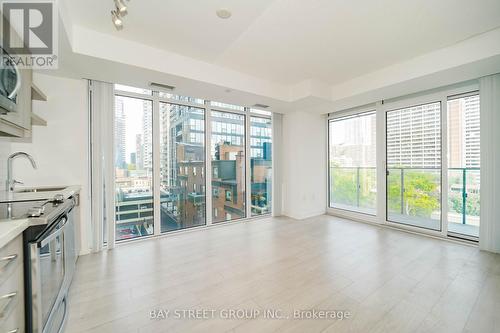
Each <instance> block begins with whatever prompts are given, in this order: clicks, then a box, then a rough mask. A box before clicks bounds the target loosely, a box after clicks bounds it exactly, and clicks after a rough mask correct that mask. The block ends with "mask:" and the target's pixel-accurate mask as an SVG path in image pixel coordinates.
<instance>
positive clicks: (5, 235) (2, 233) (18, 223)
mask: <svg viewBox="0 0 500 333" xmlns="http://www.w3.org/2000/svg"><path fill="white" fill-rule="evenodd" d="M29 225H30V221H29V219H20V220H3V221H2V222H0V248H2V247H4V246H5V245H7V244H8V243H9V242H10V241H11V240H13V239H14V238H16V237H17V236H19V235H20V234H21V233H22V232H23V231H24V230H25V229H27V228H28V227H29Z"/></svg>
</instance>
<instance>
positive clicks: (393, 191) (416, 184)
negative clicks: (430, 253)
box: [387, 167, 441, 230]
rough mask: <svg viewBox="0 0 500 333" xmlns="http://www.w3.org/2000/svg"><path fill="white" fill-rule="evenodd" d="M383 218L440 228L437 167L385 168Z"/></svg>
mask: <svg viewBox="0 0 500 333" xmlns="http://www.w3.org/2000/svg"><path fill="white" fill-rule="evenodd" d="M387 220H388V221H391V222H397V223H402V224H406V225H411V226H416V227H421V228H426V229H433V230H441V169H439V168H400V167H395V168H388V169H387Z"/></svg>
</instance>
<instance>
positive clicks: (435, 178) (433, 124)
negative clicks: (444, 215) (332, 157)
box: [386, 102, 441, 230]
mask: <svg viewBox="0 0 500 333" xmlns="http://www.w3.org/2000/svg"><path fill="white" fill-rule="evenodd" d="M386 117H387V121H386V130H387V133H386V135H387V141H386V149H387V220H388V221H391V222H397V223H402V224H406V225H411V226H416V227H421V228H426V229H432V230H441V102H435V103H428V104H423V105H417V106H411V107H407V108H402V109H397V110H392V111H388V112H387V114H386Z"/></svg>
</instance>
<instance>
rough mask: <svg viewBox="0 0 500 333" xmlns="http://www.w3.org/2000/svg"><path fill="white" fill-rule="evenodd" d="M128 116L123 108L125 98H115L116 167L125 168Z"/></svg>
mask: <svg viewBox="0 0 500 333" xmlns="http://www.w3.org/2000/svg"><path fill="white" fill-rule="evenodd" d="M125 122H126V118H125V111H124V108H123V99H121V98H117V99H116V100H115V167H117V168H124V167H125V165H126V161H125V138H126V132H125V131H126V126H125Z"/></svg>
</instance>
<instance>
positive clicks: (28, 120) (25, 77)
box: [0, 25, 46, 138]
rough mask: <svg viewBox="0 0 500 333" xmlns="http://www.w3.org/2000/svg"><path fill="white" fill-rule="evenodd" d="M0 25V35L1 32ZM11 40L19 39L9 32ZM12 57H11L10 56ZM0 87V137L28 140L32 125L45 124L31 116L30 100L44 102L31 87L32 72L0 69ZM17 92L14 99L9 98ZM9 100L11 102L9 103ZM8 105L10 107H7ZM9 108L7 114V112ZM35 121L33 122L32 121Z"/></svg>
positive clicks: (44, 98) (40, 95) (39, 92)
mask: <svg viewBox="0 0 500 333" xmlns="http://www.w3.org/2000/svg"><path fill="white" fill-rule="evenodd" d="M2 28H3V27H2V26H1V25H0V33H1V32H2V31H1V30H2ZM11 38H15V39H18V40H19V41H21V38H20V37H19V36H17V34H15V33H13V32H12V31H11ZM11 56H12V55H11ZM0 71H1V72H0V76H1V82H0V85H2V86H1V87H0V88H1V89H0V94H1V95H3V97H2V96H0V98H3V100H2V103H0V104H1V106H2V108H1V109H0V111H2V112H1V113H2V114H0V137H14V138H30V137H31V129H32V126H33V125H43V124H45V122H44V121H43V119H41V118H40V117H37V116H35V115H33V112H32V100H33V99H35V100H46V97H45V96H44V94H43V93H42V92H41V91H40V90H39V89H38V88H36V87H35V86H34V85H33V71H32V70H31V69H18V68H14V67H13V66H10V67H8V68H2V67H0ZM13 91H17V95H15V98H14V97H12V96H9V95H10V94H13V93H12V92H13ZM9 98H10V99H11V100H12V101H11V102H10V100H9ZM9 104H10V106H9ZM9 108H11V110H9V111H8V112H7V110H8V109H9ZM33 119H35V121H33Z"/></svg>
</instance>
